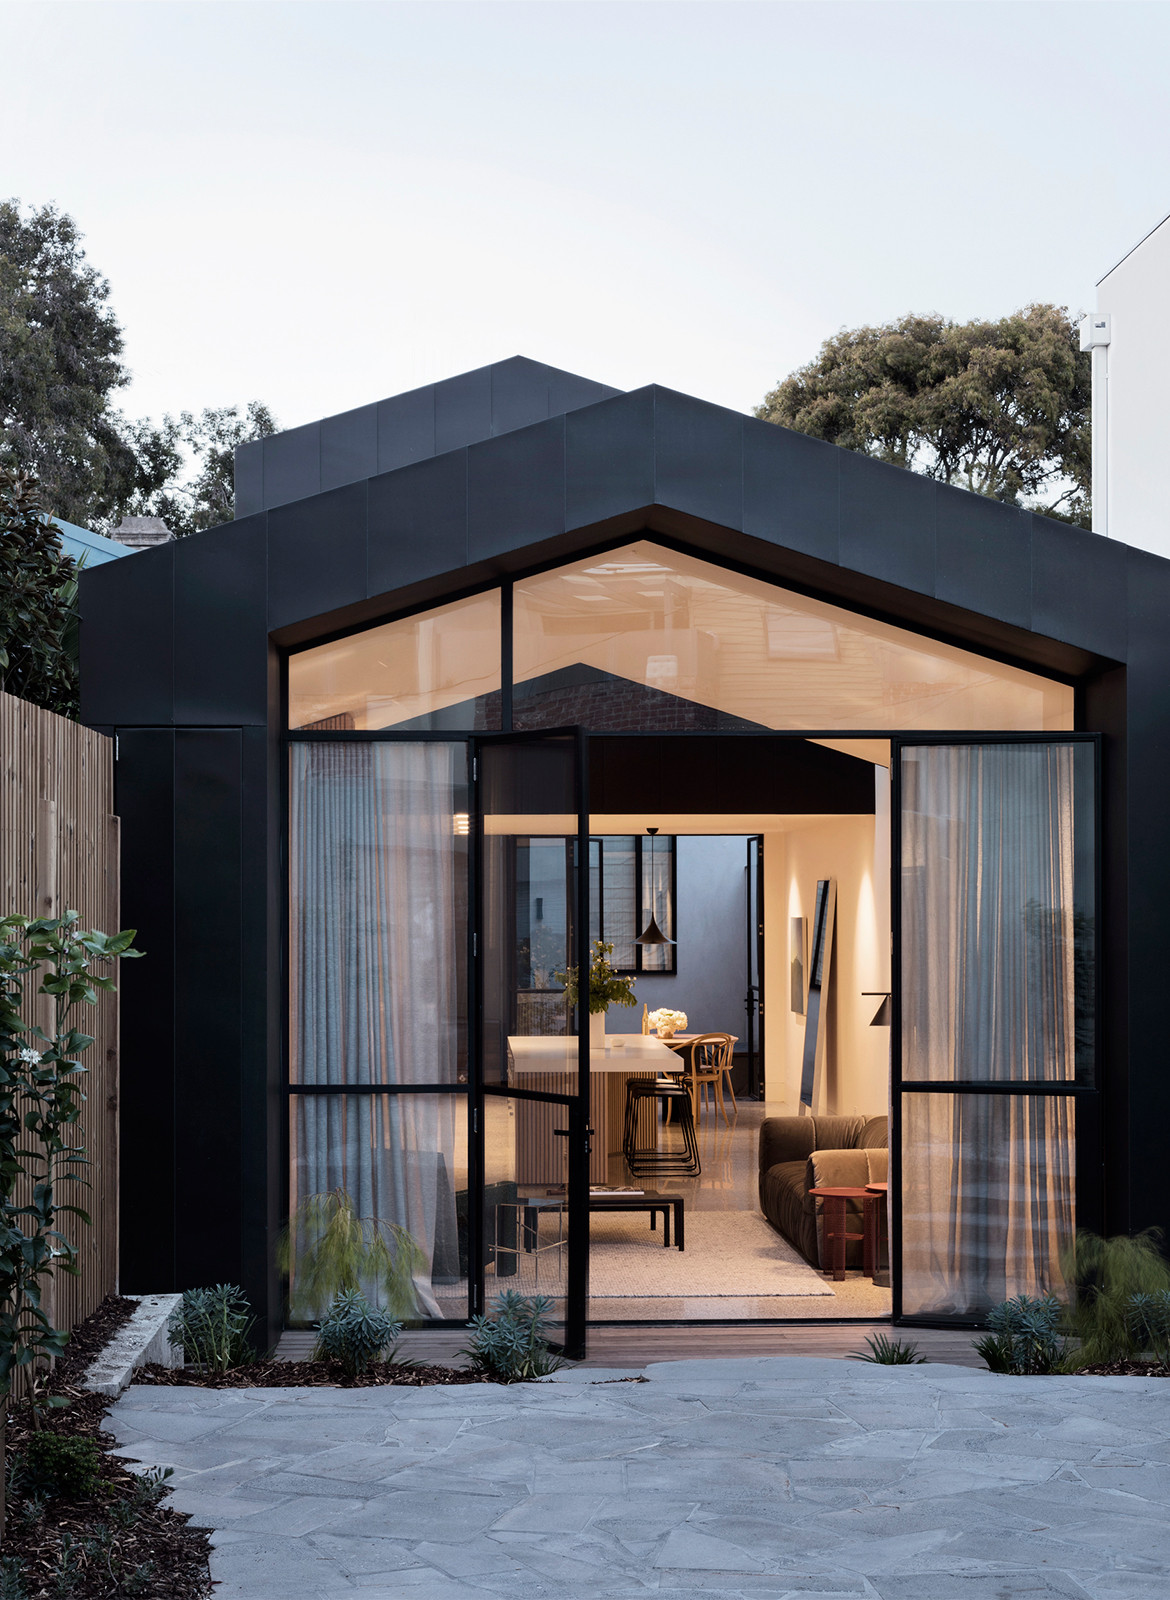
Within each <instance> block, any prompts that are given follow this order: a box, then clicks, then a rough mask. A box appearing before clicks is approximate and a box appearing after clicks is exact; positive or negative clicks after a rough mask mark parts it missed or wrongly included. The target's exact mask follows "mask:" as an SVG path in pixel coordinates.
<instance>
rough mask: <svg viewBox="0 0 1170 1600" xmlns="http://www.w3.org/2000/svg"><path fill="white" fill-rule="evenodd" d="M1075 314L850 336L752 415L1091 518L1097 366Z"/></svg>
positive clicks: (962, 483) (1034, 311) (1039, 313)
mask: <svg viewBox="0 0 1170 1600" xmlns="http://www.w3.org/2000/svg"><path fill="white" fill-rule="evenodd" d="M1078 344H1079V341H1078V335H1077V328H1076V324H1075V322H1074V321H1073V320H1072V318H1071V317H1070V316H1069V313H1068V311H1067V309H1066V308H1064V307H1063V306H1053V305H1032V306H1027V307H1025V309H1024V310H1022V311H1017V312H1015V313H1013V315H1011V316H1009V317H1003V318H1001V319H1000V320H999V321H998V322H987V321H974V322H964V323H957V322H952V321H950V320H949V319H947V318H946V317H942V316H938V315H930V316H907V317H902V318H901V319H900V320H899V321H897V322H892V323H887V324H886V325H885V326H883V327H878V328H869V327H866V328H854V329H849V330H843V331H842V332H840V333H838V334H836V335H835V336H834V337H833V338H831V339H827V340H826V341H825V343H824V344H823V345H822V346H821V352H820V355H819V356H818V357H817V359H816V360H815V361H812V362H810V363H809V364H808V365H807V366H805V367H801V368H800V369H799V370H798V371H796V372H794V373H793V374H792V375H791V377H788V378H786V379H785V380H784V381H783V382H782V383H780V384H779V385H778V386H777V387H776V388H775V389H773V390H772V391H771V393H770V394H768V395H766V396H765V398H764V400H763V402H762V403H761V404H760V405H759V406H757V407H756V411H755V414H756V416H757V417H760V418H762V419H763V420H764V421H766V422H776V423H780V424H781V425H782V426H784V427H786V428H794V429H796V430H797V431H798V432H799V433H807V434H811V435H812V436H813V437H814V438H818V439H826V440H828V441H829V442H830V443H831V444H839V445H843V446H844V447H845V448H846V449H849V450H857V451H860V452H861V453H862V454H864V455H870V456H876V457H877V458H878V459H879V460H881V461H890V462H893V463H894V464H895V465H897V466H900V467H909V468H911V469H912V470H914V471H916V472H923V473H926V474H928V475H929V476H930V477H933V478H938V479H940V480H941V481H942V482H943V483H949V484H954V485H957V486H958V487H960V488H964V489H973V490H975V491H976V492H977V493H979V494H985V495H989V496H991V497H992V498H993V499H996V500H1003V501H1006V502H1008V503H1009V504H1012V505H1029V506H1032V507H1033V508H1034V509H1036V510H1040V511H1043V512H1045V513H1046V514H1047V515H1048V516H1055V517H1059V518H1061V519H1062V520H1065V521H1069V522H1078V523H1081V524H1083V525H1084V526H1088V525H1089V490H1090V481H1091V450H1090V400H1091V367H1090V358H1089V355H1088V354H1087V353H1086V352H1082V351H1081V350H1080V349H1079V348H1078Z"/></svg>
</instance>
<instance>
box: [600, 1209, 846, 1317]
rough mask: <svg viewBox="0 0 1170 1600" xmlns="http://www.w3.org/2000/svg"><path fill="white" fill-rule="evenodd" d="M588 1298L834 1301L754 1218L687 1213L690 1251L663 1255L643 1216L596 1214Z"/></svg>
mask: <svg viewBox="0 0 1170 1600" xmlns="http://www.w3.org/2000/svg"><path fill="white" fill-rule="evenodd" d="M589 1293H590V1294H591V1295H593V1296H595V1297H597V1298H605V1299H611V1298H612V1299H616V1298H619V1297H624V1298H627V1299H638V1300H660V1299H668V1300H669V1299H675V1298H677V1299H693V1298H696V1297H703V1296H707V1297H714V1296H720V1295H734V1296H737V1297H742V1296H744V1295H757V1296H758V1295H832V1293H833V1291H832V1289H831V1288H830V1286H829V1284H828V1283H827V1282H826V1280H825V1279H824V1278H823V1277H822V1276H821V1275H820V1273H819V1272H817V1271H815V1270H814V1269H813V1268H812V1267H810V1266H809V1264H808V1262H807V1261H805V1260H804V1258H803V1257H802V1256H800V1255H798V1254H797V1252H796V1251H795V1250H794V1249H793V1248H792V1246H791V1245H790V1244H789V1243H788V1242H787V1241H786V1240H784V1239H782V1238H781V1237H780V1235H779V1234H778V1233H777V1232H776V1230H775V1229H774V1228H772V1227H770V1226H769V1225H768V1223H767V1222H765V1221H764V1219H763V1217H762V1216H760V1214H759V1213H758V1212H756V1211H690V1210H688V1211H687V1216H686V1249H685V1250H681V1251H680V1250H676V1249H675V1248H674V1244H673V1241H672V1243H671V1247H670V1249H669V1250H664V1249H663V1248H662V1221H661V1218H660V1219H659V1222H658V1228H657V1230H656V1231H655V1232H653V1233H651V1231H650V1219H649V1217H648V1216H646V1215H645V1214H639V1213H637V1212H633V1213H631V1214H630V1215H628V1216H627V1215H623V1214H622V1213H620V1212H616V1213H612V1214H606V1213H602V1212H594V1213H593V1216H592V1217H591V1218H590V1228H589Z"/></svg>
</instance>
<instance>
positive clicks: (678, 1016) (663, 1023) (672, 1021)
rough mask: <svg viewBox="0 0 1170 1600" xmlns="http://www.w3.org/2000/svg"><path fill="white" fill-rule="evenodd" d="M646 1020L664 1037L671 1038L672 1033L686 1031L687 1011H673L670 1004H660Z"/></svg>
mask: <svg viewBox="0 0 1170 1600" xmlns="http://www.w3.org/2000/svg"><path fill="white" fill-rule="evenodd" d="M646 1020H647V1022H648V1023H649V1024H650V1026H651V1027H652V1028H653V1029H654V1031H655V1032H656V1033H657V1034H658V1035H659V1036H660V1037H662V1038H664V1039H669V1038H670V1036H671V1034H672V1033H677V1032H679V1031H682V1032H684V1033H685V1032H686V1026H687V1014H686V1012H685V1011H672V1010H671V1009H670V1007H669V1006H659V1008H658V1010H657V1011H652V1012H651V1013H650V1015H649V1016H648V1017H647V1018H646Z"/></svg>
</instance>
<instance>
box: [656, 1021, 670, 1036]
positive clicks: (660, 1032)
mask: <svg viewBox="0 0 1170 1600" xmlns="http://www.w3.org/2000/svg"><path fill="white" fill-rule="evenodd" d="M656 1031H657V1033H658V1037H659V1038H660V1039H673V1038H674V1029H673V1028H668V1027H666V1026H665V1024H664V1025H663V1026H662V1027H660V1028H658V1029H657V1030H656Z"/></svg>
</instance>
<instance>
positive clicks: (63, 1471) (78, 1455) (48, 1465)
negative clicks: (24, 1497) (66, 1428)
mask: <svg viewBox="0 0 1170 1600" xmlns="http://www.w3.org/2000/svg"><path fill="white" fill-rule="evenodd" d="M100 1461H101V1456H100V1454H99V1452H98V1447H97V1445H96V1444H95V1443H94V1441H93V1440H92V1439H87V1438H71V1437H69V1436H68V1435H65V1434H60V1433H34V1434H31V1435H30V1436H29V1440H28V1443H27V1444H26V1445H25V1448H24V1462H23V1474H22V1475H23V1478H24V1482H25V1483H26V1484H27V1486H28V1488H29V1489H30V1490H31V1491H32V1492H33V1494H34V1495H35V1494H54V1495H60V1496H61V1497H62V1498H63V1499H66V1500H84V1499H85V1498H86V1497H87V1496H88V1495H91V1494H93V1493H94V1492H95V1491H96V1489H97V1486H98V1482H99V1479H98V1465H99V1463H100Z"/></svg>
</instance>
